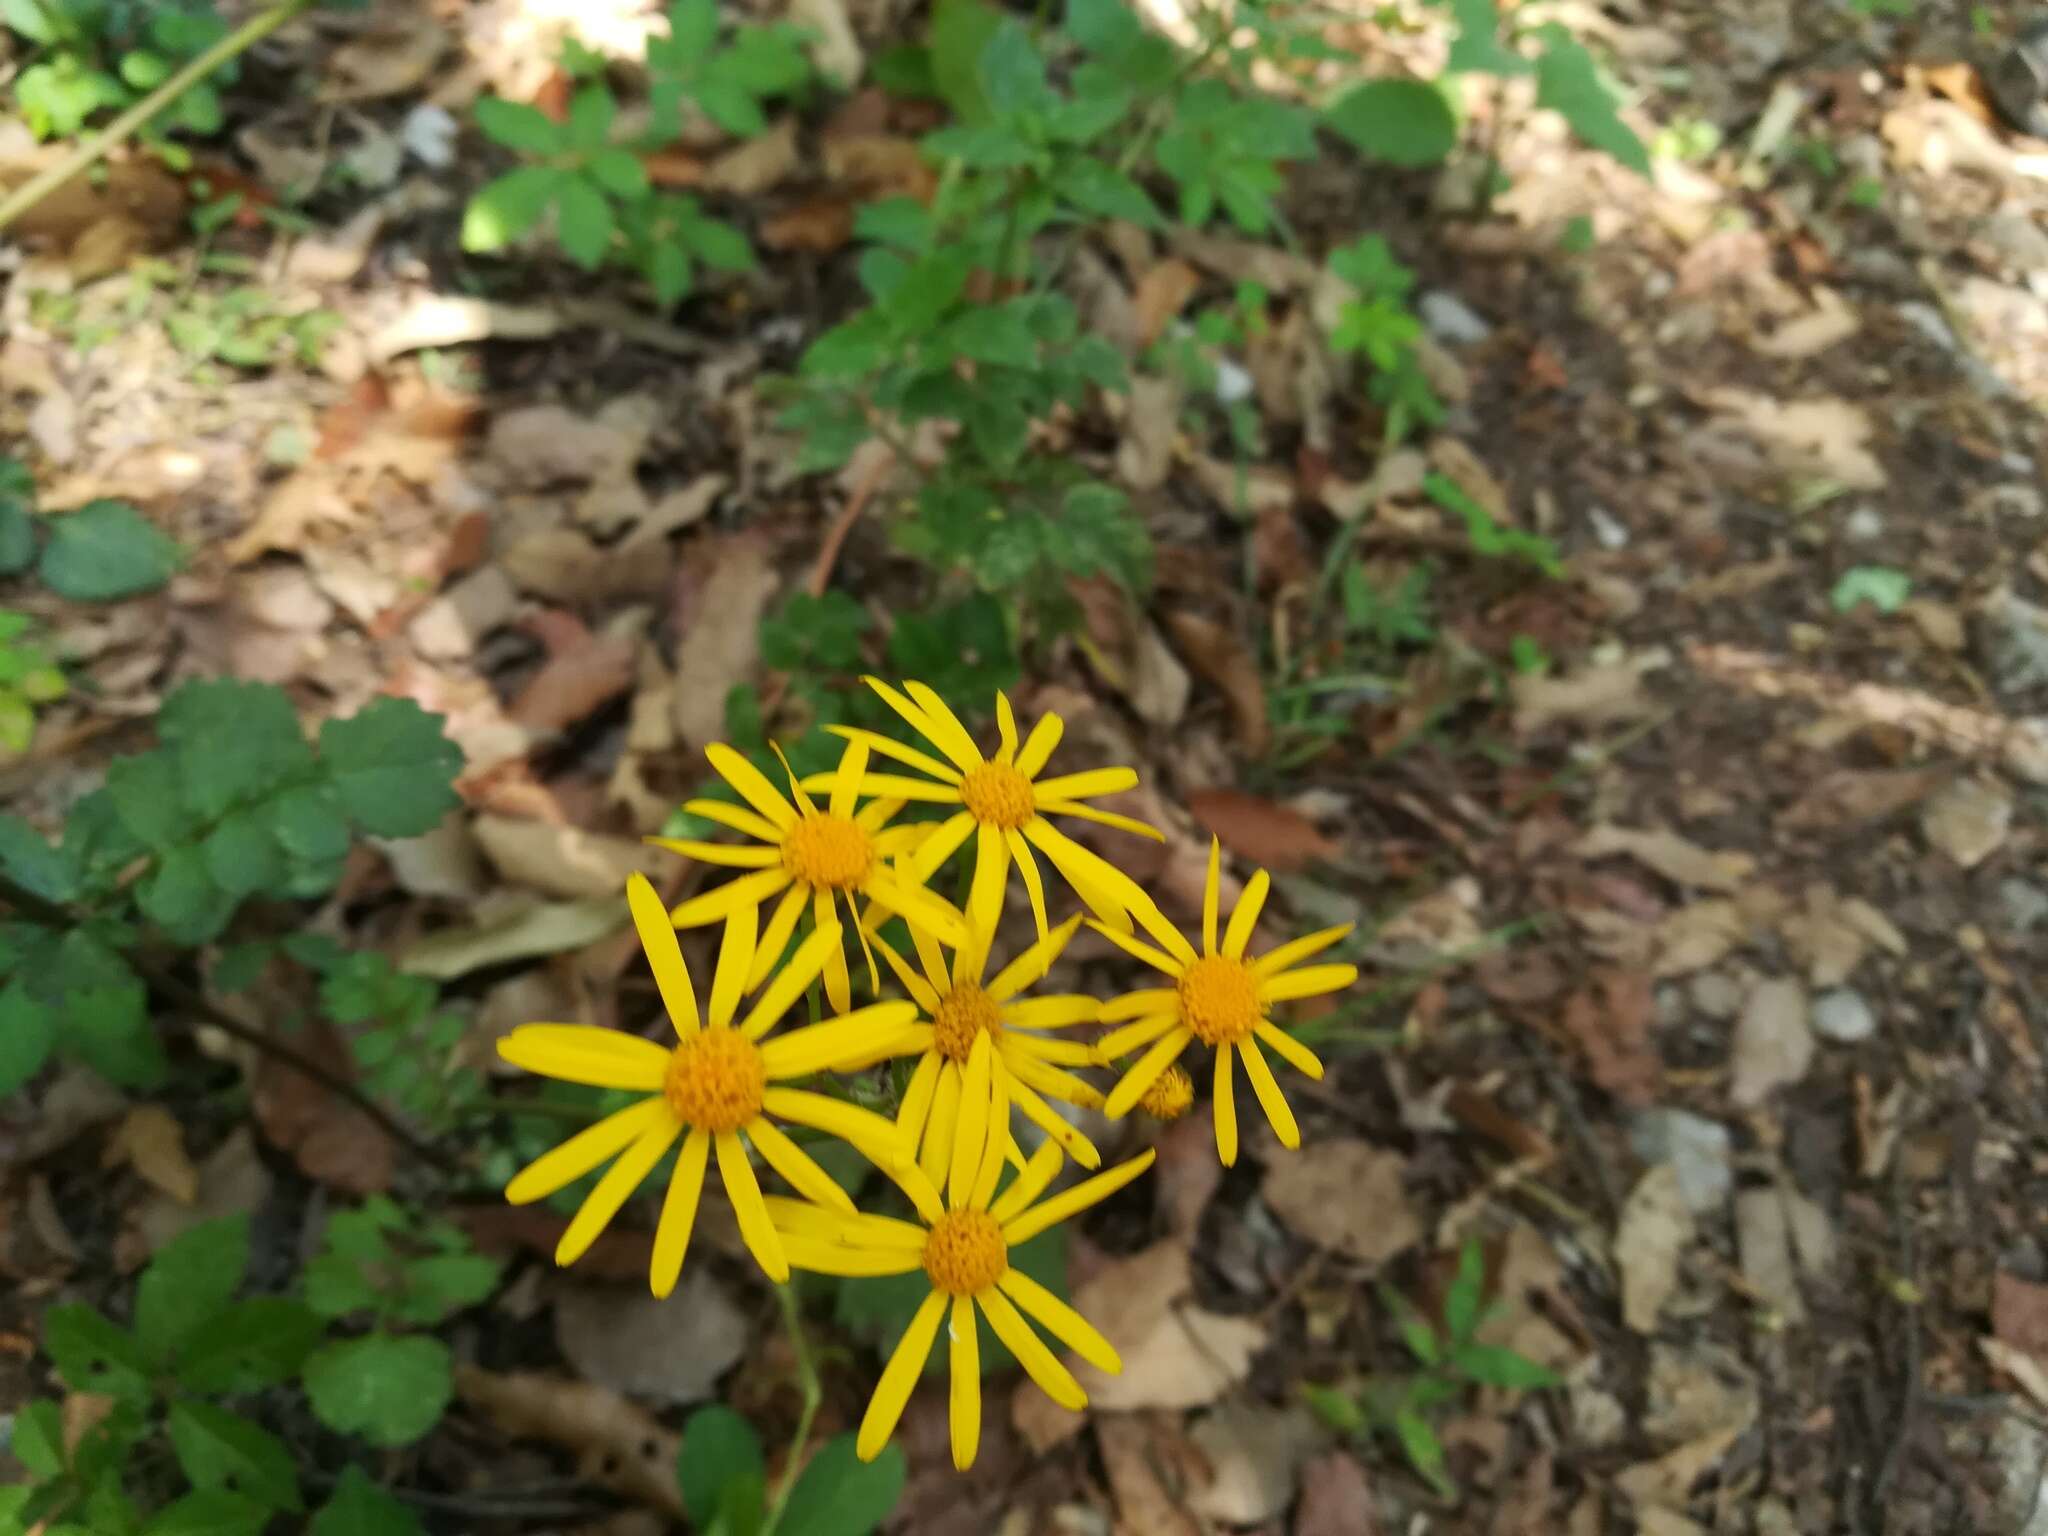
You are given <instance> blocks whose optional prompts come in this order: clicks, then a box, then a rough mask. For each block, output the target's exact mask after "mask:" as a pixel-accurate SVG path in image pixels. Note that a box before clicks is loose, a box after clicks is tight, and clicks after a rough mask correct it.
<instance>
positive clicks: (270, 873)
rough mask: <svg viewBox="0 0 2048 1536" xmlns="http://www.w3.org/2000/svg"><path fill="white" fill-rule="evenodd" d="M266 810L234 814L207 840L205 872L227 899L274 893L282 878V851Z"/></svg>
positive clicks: (283, 868) (283, 870) (264, 808)
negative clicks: (226, 895)
mask: <svg viewBox="0 0 2048 1536" xmlns="http://www.w3.org/2000/svg"><path fill="white" fill-rule="evenodd" d="M272 815H273V813H271V812H270V810H269V808H268V807H263V808H261V809H257V810H247V811H236V812H235V813H234V814H233V815H231V816H229V817H227V818H226V819H225V820H223V821H222V822H221V824H220V825H219V826H217V827H215V828H214V829H213V833H212V835H211V836H209V837H208V838H207V839H206V843H205V853H206V871H207V873H208V874H209V875H210V876H212V878H213V883H214V884H215V885H217V886H219V887H220V888H221V889H222V890H223V891H226V892H227V893H228V894H229V895H230V896H236V897H241V896H249V895H253V894H254V893H255V892H257V891H267V890H272V889H274V888H275V887H276V886H277V885H278V884H280V883H281V882H282V881H283V879H284V875H285V866H284V849H283V848H282V847H281V846H279V844H278V840H277V835H276V833H275V831H274V830H273V828H272V825H271V821H272Z"/></svg>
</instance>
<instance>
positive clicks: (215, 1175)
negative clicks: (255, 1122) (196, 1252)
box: [132, 1088, 326, 1258]
mask: <svg viewBox="0 0 2048 1536" xmlns="http://www.w3.org/2000/svg"><path fill="white" fill-rule="evenodd" d="M321 1092H323V1093H324V1092H326V1090H325V1089H324V1088H323V1089H322V1090H321ZM198 1171H199V1188H198V1191H197V1194H196V1196H195V1198H193V1199H191V1200H189V1201H187V1200H177V1199H174V1198H173V1197H171V1196H170V1195H160V1194H152V1195H151V1196H150V1197H149V1198H148V1199H147V1200H145V1201H144V1202H143V1203H142V1205H141V1207H140V1208H139V1209H138V1210H137V1211H136V1212H135V1213H134V1216H133V1218H132V1221H133V1225H134V1232H135V1239H136V1246H137V1247H138V1248H139V1250H140V1252H139V1255H138V1256H139V1257H141V1258H146V1257H148V1256H149V1255H150V1254H153V1253H155V1252H156V1251H157V1250H158V1249H159V1248H161V1247H163V1245H164V1244H165V1243H168V1242H169V1241H170V1240H171V1239H172V1238H174V1237H177V1236H179V1235H181V1234H182V1233H185V1232H189V1231H190V1230H191V1229H192V1228H194V1227H196V1226H199V1225H201V1224H202V1223H204V1222H209V1221H218V1220H219V1219H220V1218H221V1217H223V1216H247V1215H252V1214H254V1213H255V1212H256V1211H257V1210H259V1209H260V1208H261V1207H262V1206H263V1204H264V1202H265V1201H267V1200H268V1199H269V1198H270V1191H271V1188H272V1186H273V1185H274V1184H275V1182H276V1181H275V1180H274V1179H273V1178H272V1177H271V1174H270V1170H269V1169H268V1168H266V1167H264V1166H263V1155H262V1153H261V1152H259V1151H258V1150H257V1148H256V1138H255V1137H254V1136H253V1135H251V1134H250V1131H249V1127H248V1126H246V1125H238V1126H236V1127H235V1129H234V1130H233V1131H231V1132H230V1133H229V1134H228V1138H227V1140H225V1141H223V1142H222V1143H221V1144H220V1145H219V1146H217V1147H215V1148H214V1149H213V1150H212V1151H211V1152H209V1153H207V1155H206V1156H205V1157H203V1158H201V1159H200V1160H199V1170H198Z"/></svg>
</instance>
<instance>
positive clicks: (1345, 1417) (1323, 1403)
mask: <svg viewBox="0 0 2048 1536" xmlns="http://www.w3.org/2000/svg"><path fill="white" fill-rule="evenodd" d="M1301 1397H1302V1401H1303V1402H1305V1403H1307V1404H1308V1409H1309V1412H1310V1413H1313V1414H1314V1415H1315V1416H1316V1417H1317V1418H1318V1419H1320V1420H1321V1421H1322V1422H1323V1424H1324V1425H1325V1426H1327V1427H1328V1428H1330V1429H1333V1430H1335V1431H1336V1432H1337V1433H1338V1434H1340V1435H1358V1434H1363V1433H1364V1432H1365V1431H1366V1430H1368V1429H1370V1428H1371V1427H1372V1421H1371V1420H1370V1419H1369V1418H1368V1417H1366V1412H1365V1408H1364V1405H1363V1404H1361V1403H1360V1402H1359V1400H1358V1398H1357V1395H1356V1394H1354V1393H1351V1392H1346V1391H1343V1390H1341V1389H1340V1388H1337V1387H1325V1386H1320V1385H1318V1384H1317V1383H1315V1382H1312V1381H1305V1382H1303V1383H1302V1384H1301Z"/></svg>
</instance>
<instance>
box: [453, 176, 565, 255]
mask: <svg viewBox="0 0 2048 1536" xmlns="http://www.w3.org/2000/svg"><path fill="white" fill-rule="evenodd" d="M568 174H569V173H568V172H566V171H561V170H557V169H555V168H554V167H553V166H549V165H522V166H520V167H519V168H518V169H517V170H513V171H507V172H506V173H505V174H504V175H502V176H500V177H498V178H496V179H495V180H493V181H489V182H486V183H485V184H484V185H483V186H482V187H481V188H480V189H479V190H478V191H477V193H476V195H475V196H474V197H472V198H471V199H470V200H469V206H468V207H467V208H465V209H463V211H462V248H463V249H464V250H465V251H475V252H477V253H479V254H487V253H489V252H491V251H502V250H503V249H504V248H505V247H506V246H508V245H510V244H511V243H512V242H513V241H514V240H517V239H518V238H519V237H520V236H521V235H523V234H525V233H526V232H527V231H528V230H529V229H532V228H533V226H534V225H535V224H537V223H539V222H540V216H541V215H542V214H544V213H546V212H547V211H548V204H550V203H552V202H553V201H554V200H555V194H556V192H557V191H559V190H560V188H561V185H562V183H563V181H564V180H566V179H567V177H568Z"/></svg>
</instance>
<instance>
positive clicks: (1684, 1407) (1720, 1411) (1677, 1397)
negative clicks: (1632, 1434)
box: [1642, 1342, 1759, 1445]
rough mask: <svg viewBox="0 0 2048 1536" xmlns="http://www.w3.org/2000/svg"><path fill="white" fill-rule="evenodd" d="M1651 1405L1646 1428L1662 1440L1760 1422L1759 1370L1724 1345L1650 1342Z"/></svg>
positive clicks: (1661, 1442)
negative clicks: (1751, 1366)
mask: <svg viewBox="0 0 2048 1536" xmlns="http://www.w3.org/2000/svg"><path fill="white" fill-rule="evenodd" d="M1645 1396H1646V1398H1647V1402H1648V1407H1647V1411H1646V1412H1645V1413H1644V1415H1643V1421H1642V1427H1643V1433H1644V1434H1645V1435H1647V1436H1649V1437H1650V1439H1651V1440H1652V1441H1654V1442H1655V1443H1656V1444H1658V1445H1681V1444H1684V1443H1686V1442H1688V1441H1693V1440H1697V1439H1699V1438H1701V1437H1702V1436H1704V1435H1710V1434H1712V1433H1714V1432H1715V1431H1716V1430H1721V1429H1747V1428H1749V1426H1750V1425H1751V1424H1753V1423H1755V1422H1756V1415H1757V1407H1758V1402H1759V1395H1758V1391H1757V1378H1756V1372H1755V1371H1754V1370H1752V1369H1751V1368H1750V1367H1749V1365H1748V1364H1747V1363H1745V1362H1744V1360H1743V1359H1742V1357H1741V1356H1740V1355H1738V1354H1736V1353H1735V1352H1734V1351H1733V1350H1731V1349H1728V1348H1727V1347H1725V1346H1724V1345H1720V1344H1716V1343H1712V1342H1700V1343H1694V1344H1688V1345H1686V1346H1684V1347H1682V1348H1681V1347H1679V1346H1676V1345H1672V1344H1664V1343H1656V1344H1652V1345H1651V1346H1650V1374H1649V1380H1648V1385H1647V1387H1646V1389H1645Z"/></svg>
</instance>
